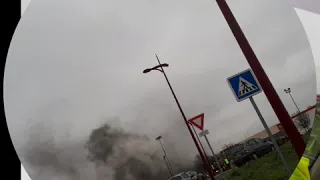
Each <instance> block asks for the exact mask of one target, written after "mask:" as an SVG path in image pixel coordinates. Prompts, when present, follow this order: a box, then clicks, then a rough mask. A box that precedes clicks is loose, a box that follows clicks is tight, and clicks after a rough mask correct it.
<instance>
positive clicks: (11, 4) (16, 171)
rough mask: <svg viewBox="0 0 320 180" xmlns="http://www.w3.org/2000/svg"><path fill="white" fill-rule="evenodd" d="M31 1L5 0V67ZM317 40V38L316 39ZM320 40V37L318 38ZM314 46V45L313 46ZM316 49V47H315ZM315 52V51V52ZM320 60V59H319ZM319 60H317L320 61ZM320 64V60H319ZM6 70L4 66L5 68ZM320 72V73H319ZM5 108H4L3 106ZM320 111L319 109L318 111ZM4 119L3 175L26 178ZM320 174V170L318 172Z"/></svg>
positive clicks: (309, 4)
mask: <svg viewBox="0 0 320 180" xmlns="http://www.w3.org/2000/svg"><path fill="white" fill-rule="evenodd" d="M29 2H30V0H10V1H5V2H4V6H3V7H6V9H8V11H6V12H5V13H4V14H3V16H5V17H6V19H5V21H4V22H5V25H4V26H3V27H5V28H4V29H5V31H4V32H2V35H3V38H2V41H1V42H2V43H3V44H4V45H3V46H2V48H3V51H1V52H2V53H1V55H2V57H3V60H4V61H3V67H5V60H6V56H7V52H8V49H9V46H10V42H11V39H12V36H13V33H14V31H15V28H16V26H17V24H18V22H19V20H20V17H21V14H22V13H21V11H24V10H25V8H26V7H23V6H27V4H28V3H29ZM291 3H292V5H293V7H295V8H299V9H302V10H305V11H309V12H312V13H316V14H320V1H318V0H291ZM316 41H317V40H316ZM318 41H320V39H319V40H318ZM311 48H312V46H311ZM314 51H315V49H314ZM313 53H315V52H313ZM319 60H320V59H319ZM319 60H317V61H319ZM319 64H320V62H319ZM3 70H4V68H3ZM318 74H319V73H318ZM3 109H4V108H3ZM318 112H319V111H317V113H318ZM3 115H4V120H3V121H2V124H1V142H3V143H4V144H3V145H2V148H4V151H2V153H1V156H2V157H1V160H2V161H3V160H4V162H3V164H5V171H2V176H4V177H10V179H12V180H26V179H22V178H23V177H21V163H20V161H19V158H18V156H17V154H16V151H15V149H14V147H13V144H12V142H11V139H10V135H9V131H8V127H7V124H6V119H5V113H4V112H3ZM318 174H319V172H318Z"/></svg>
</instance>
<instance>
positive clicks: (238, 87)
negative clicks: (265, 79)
mask: <svg viewBox="0 0 320 180" xmlns="http://www.w3.org/2000/svg"><path fill="white" fill-rule="evenodd" d="M227 81H228V84H229V86H230V88H231V90H232V92H233V95H234V96H235V98H236V100H237V101H238V102H240V101H243V100H245V99H247V98H249V97H251V96H254V95H256V94H258V93H260V92H261V91H262V89H261V86H260V84H259V82H258V80H257V79H256V77H255V75H254V74H253V72H252V70H251V69H247V70H245V71H242V72H240V73H238V74H235V75H233V76H231V77H229V78H228V79H227Z"/></svg>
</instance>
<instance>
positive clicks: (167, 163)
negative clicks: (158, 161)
mask: <svg viewBox="0 0 320 180" xmlns="http://www.w3.org/2000/svg"><path fill="white" fill-rule="evenodd" d="M163 160H164V161H165V162H166V165H167V168H168V171H169V173H170V177H172V176H173V174H172V171H171V169H170V165H169V160H168V158H167V157H166V155H164V156H163ZM167 160H168V161H167Z"/></svg>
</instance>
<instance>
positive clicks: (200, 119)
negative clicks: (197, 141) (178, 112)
mask: <svg viewBox="0 0 320 180" xmlns="http://www.w3.org/2000/svg"><path fill="white" fill-rule="evenodd" d="M188 121H189V123H191V124H192V125H194V126H195V127H197V128H199V129H200V130H201V131H203V126H204V113H202V114H199V115H198V116H196V117H194V118H192V119H189V120H188Z"/></svg>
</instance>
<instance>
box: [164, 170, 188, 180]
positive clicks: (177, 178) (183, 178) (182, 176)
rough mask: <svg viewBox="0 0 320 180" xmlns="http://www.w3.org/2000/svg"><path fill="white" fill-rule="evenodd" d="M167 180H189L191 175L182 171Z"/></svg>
mask: <svg viewBox="0 0 320 180" xmlns="http://www.w3.org/2000/svg"><path fill="white" fill-rule="evenodd" d="M168 180H191V177H190V176H188V174H187V173H185V172H182V173H179V174H176V175H174V176H172V177H170V178H169V179H168Z"/></svg>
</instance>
